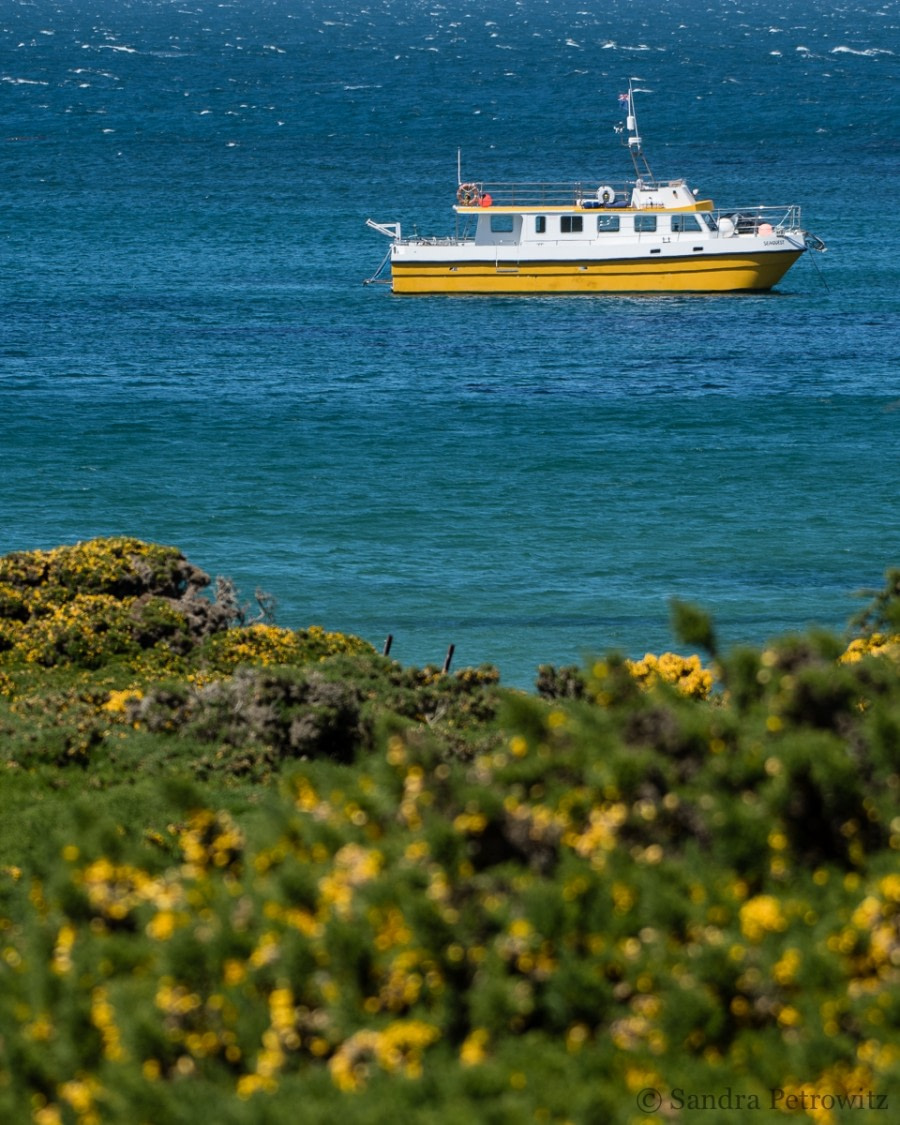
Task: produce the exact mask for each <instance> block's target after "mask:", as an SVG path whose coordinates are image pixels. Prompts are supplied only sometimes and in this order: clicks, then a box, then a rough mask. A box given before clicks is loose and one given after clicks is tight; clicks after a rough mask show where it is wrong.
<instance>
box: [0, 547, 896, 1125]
mask: <svg viewBox="0 0 900 1125" xmlns="http://www.w3.org/2000/svg"><path fill="white" fill-rule="evenodd" d="M121 542H122V541H117V543H121ZM127 542H128V543H133V542H134V541H127ZM92 550H93V551H97V552H99V553H100V554H101V555H102V551H103V549H102V546H101V545H95V546H94V547H93V548H92ZM161 550H162V549H161ZM87 553H88V554H90V552H87ZM147 553H148V554H150V555H152V551H151V549H149V548H148V549H147ZM131 554H132V555H134V556H136V557H137V558H143V557H145V555H144V554H141V552H140V551H138V550H133V551H132V552H131ZM103 557H104V558H106V556H105V555H104V556H103ZM166 557H167V558H170V559H171V557H172V556H168V555H167V556H166ZM14 558H15V564H14V565H10V566H9V567H7V568H6V569H2V568H0V580H2V581H3V583H5V585H4V586H3V587H2V590H3V591H4V593H3V600H2V602H0V604H2V606H4V607H8V608H4V609H3V610H2V611H0V612H3V613H4V614H5V617H4V621H5V622H6V625H5V628H6V629H8V633H5V635H8V636H9V637H11V638H13V642H12V644H10V645H8V646H7V648H6V650H5V652H4V653H3V654H2V656H0V668H2V670H3V673H4V675H5V677H6V680H5V683H6V688H7V696H8V698H7V701H6V704H5V709H4V711H3V712H2V713H0V727H2V738H3V742H2V745H3V748H4V749H3V754H4V758H5V770H4V772H3V773H2V774H0V777H2V778H3V781H2V784H3V785H4V787H5V796H6V799H7V800H6V807H7V809H8V810H11V811H12V812H14V813H16V815H17V816H18V817H19V820H18V821H17V823H18V824H19V825H20V826H24V828H23V827H20V830H19V831H18V832H17V833H15V834H10V833H7V834H6V835H5V836H0V842H2V843H3V845H4V849H5V856H4V859H3V860H2V861H0V862H3V863H5V867H4V869H3V873H2V874H0V1119H2V1120H7V1119H8V1120H11V1121H12V1120H15V1121H20V1120H23V1121H28V1120H31V1121H34V1122H37V1123H38V1125H56V1123H62V1122H66V1123H69V1122H78V1123H79V1125H93V1123H94V1122H103V1123H106V1122H122V1123H125V1122H128V1123H133V1122H141V1121H146V1122H154V1123H155V1122H163V1121H165V1122H167V1123H168V1122H173V1123H178V1122H188V1121H191V1122H193V1121H195V1120H196V1119H197V1117H198V1115H200V1114H202V1115H203V1116H204V1117H205V1118H206V1119H210V1120H216V1121H222V1122H234V1123H239V1122H246V1123H248V1125H249V1123H255V1122H276V1123H278V1122H289V1121H290V1122H293V1121H296V1120H298V1119H301V1120H303V1121H304V1122H325V1121H329V1122H331V1121H334V1120H335V1119H336V1118H337V1119H341V1118H343V1119H345V1120H348V1121H351V1122H384V1121H385V1120H409V1121H417V1122H419V1121H421V1122H435V1123H437V1122H440V1123H444V1122H448V1123H454V1122H464V1121H465V1122H471V1121H473V1120H476V1121H479V1122H482V1121H483V1122H498V1123H500V1122H503V1123H506V1122H521V1121H532V1120H537V1121H556V1122H566V1121H568V1122H573V1123H582V1122H584V1123H593V1122H596V1123H601V1122H602V1123H607V1122H610V1123H619V1122H621V1123H631V1122H634V1123H637V1122H642V1123H654V1122H655V1123H658V1125H662V1123H663V1122H665V1121H668V1120H672V1119H678V1118H679V1116H680V1114H681V1112H682V1110H687V1111H688V1112H687V1113H686V1114H685V1116H684V1118H683V1119H684V1120H693V1119H694V1117H693V1116H691V1115H690V1113H689V1110H690V1109H691V1108H694V1109H695V1110H697V1113H698V1114H699V1113H700V1111H701V1110H702V1120H704V1121H712V1122H722V1123H724V1122H726V1121H728V1122H734V1121H735V1120H745V1119H746V1120H757V1119H758V1120H761V1121H777V1120H781V1119H782V1118H784V1117H786V1116H792V1117H793V1118H794V1119H798V1120H811V1121H816V1122H819V1123H821V1125H830V1123H832V1122H835V1123H836V1122H851V1121H852V1122H855V1121H857V1120H859V1117H860V1107H861V1106H863V1105H864V1106H865V1108H866V1113H867V1116H866V1120H871V1121H885V1122H887V1121H889V1120H891V1117H890V1114H889V1109H888V1108H879V1107H882V1106H883V1105H884V1106H887V1107H889V1106H890V1105H891V1104H892V1103H893V1102H895V1101H898V1099H900V1033H898V1030H897V1029H898V1026H900V989H898V984H900V980H898V975H900V877H898V874H897V851H898V849H900V815H898V813H897V798H898V790H900V684H898V663H897V653H898V645H897V641H896V638H895V637H894V635H893V634H892V633H891V632H890V629H889V627H887V625H888V623H889V622H890V621H891V620H892V608H891V606H892V602H891V598H890V597H888V598H885V599H882V600H881V601H880V602H879V603H878V613H877V624H874V625H873V626H872V627H871V628H869V629H867V630H866V631H863V632H862V634H861V635H860V636H859V637H857V638H855V639H853V640H851V642H850V643H849V644H846V643H843V642H838V640H837V639H836V638H834V637H831V636H829V635H826V634H809V635H803V636H797V637H789V638H785V639H783V640H779V641H776V642H774V643H772V644H771V645H769V646H768V647H766V648H764V649H761V650H756V649H750V648H742V649H737V650H735V651H733V652H730V653H722V652H721V651H719V650H718V649H715V651H713V650H712V649H709V650H708V651H710V653H711V654H712V655H714V658H715V661H716V663H715V680H713V675H712V669H704V668H703V666H702V664H701V663H700V661H699V659H697V658H691V657H677V656H675V655H674V654H661V655H660V656H658V657H656V656H649V655H648V656H647V657H645V658H644V659H643V660H641V661H633V662H632V661H626V660H623V659H621V658H618V657H616V656H614V655H610V656H608V657H607V658H605V659H602V660H598V661H596V662H595V663H594V664H593V665H592V666H591V667H588V668H586V669H573V668H570V669H554V668H551V667H544V668H542V669H541V671H540V675H539V681H538V686H539V690H538V692H537V693H536V694H534V695H528V694H525V693H522V692H515V691H508V690H505V689H503V688H502V687H501V686H500V684H499V682H498V676H497V673H496V671H495V670H494V669H491V668H482V669H478V670H472V669H466V670H463V671H461V672H459V673H457V674H456V675H453V676H450V675H441V674H440V673H439V672H438V671H437V670H436V669H404V668H401V667H400V666H399V665H397V664H396V663H394V662H392V661H390V660H388V659H386V658H384V657H381V656H378V655H377V654H375V653H374V651H373V650H372V649H371V647H370V646H367V645H365V644H364V643H363V642H361V641H358V640H356V639H354V638H346V637H342V636H340V635H337V634H328V633H325V632H324V631H322V630H319V629H308V630H304V631H301V632H297V633H291V631H289V630H278V629H275V628H274V627H272V626H265V627H260V626H253V627H248V626H243V627H241V626H237V625H235V624H234V622H233V621H229V622H221V623H220V624H219V625H218V626H217V627H216V628H215V629H212V630H210V629H208V628H206V627H204V628H199V629H195V628H194V627H193V626H189V627H188V633H187V634H184V633H181V632H179V631H178V630H175V631H174V632H172V631H170V632H168V633H167V632H166V629H165V628H164V627H163V626H164V624H165V621H166V617H165V614H162V618H163V622H162V623H161V624H159V625H158V626H157V632H156V633H155V634H153V639H152V640H149V637H150V634H147V636H148V644H146V645H144V643H143V642H142V641H141V640H139V639H137V638H136V635H135V633H134V632H133V630H132V632H130V633H128V629H130V628H131V626H130V625H129V626H128V628H126V627H125V626H122V627H121V634H122V635H123V636H124V635H125V634H126V633H128V636H129V637H130V638H131V640H130V643H133V644H134V645H135V646H136V647H135V648H131V649H129V648H127V647H125V648H122V647H121V645H119V644H118V642H117V643H116V645H111V646H110V647H108V648H106V649H102V651H101V649H100V648H97V647H90V646H89V647H88V649H87V655H86V656H85V657H83V658H82V657H80V656H78V655H77V654H73V652H72V651H71V650H70V649H66V648H63V649H59V650H57V651H58V653H59V655H58V659H57V663H56V664H55V665H54V664H45V665H43V666H42V672H41V679H40V686H38V681H37V680H36V679H34V678H29V677H30V676H33V672H30V671H29V669H31V668H33V663H34V662H33V661H32V659H31V658H30V655H29V654H30V652H31V649H29V648H27V647H25V646H24V645H20V644H19V641H18V640H17V639H16V638H17V637H18V636H19V634H18V633H17V632H16V630H24V629H26V628H27V627H28V625H29V623H30V622H31V620H32V614H33V613H34V612H35V611H34V608H33V607H34V606H35V605H36V604H37V603H36V601H35V599H36V597H37V595H38V592H39V591H40V589H41V581H43V580H38V579H35V578H34V577H33V576H34V575H36V574H40V573H49V572H47V571H41V569H40V566H39V563H38V562H37V561H35V560H33V559H30V557H28V556H15V557H14ZM125 565H126V566H127V568H128V569H129V571H133V570H134V569H135V566H136V564H135V562H134V561H133V559H129V561H128V562H127V563H126V564H125ZM149 565H150V563H148V566H149ZM70 569H71V568H70ZM176 571H177V573H182V574H183V573H184V572H183V571H180V570H178V569H177V568H176ZM67 573H68V571H67ZM25 574H27V575H31V576H32V577H31V578H29V580H28V582H27V583H26V582H25V580H24V578H21V577H17V575H18V576H21V575H25ZM102 581H103V582H104V583H106V585H105V586H104V588H103V589H95V588H92V593H91V594H89V595H88V594H83V595H80V594H79V590H78V589H77V588H76V585H74V584H70V585H69V586H67V588H66V589H67V591H68V592H67V595H66V600H65V601H64V602H60V604H66V605H72V604H75V603H76V601H77V599H78V597H79V596H85V597H88V596H90V597H106V598H110V599H112V603H115V605H117V606H119V607H121V606H122V605H125V607H126V608H127V609H129V610H130V609H131V608H132V607H133V603H130V602H129V601H128V599H130V598H140V597H142V596H143V595H142V594H141V593H136V592H134V588H133V586H127V585H125V584H124V580H123V584H122V585H121V586H119V587H115V585H114V584H115V581H116V579H115V567H113V566H109V567H108V568H107V569H105V570H103V579H102ZM92 582H93V583H100V579H99V578H96V579H90V580H88V581H87V582H86V586H90V585H91V583H92ZM197 589H198V590H199V589H202V587H197ZM144 593H147V594H150V595H151V597H157V598H163V599H169V600H167V601H165V603H164V604H165V605H166V606H167V607H169V608H172V606H173V605H174V603H176V602H179V601H182V600H183V599H184V597H185V589H183V588H179V587H178V586H177V585H176V586H175V587H172V586H170V587H169V588H168V592H166V593H164V594H163V593H159V592H158V591H157V592H151V591H150V590H145V591H144ZM48 594H49V591H45V593H44V596H47V595H48ZM193 596H196V597H199V596H201V595H199V593H197V592H196V591H195V594H194V595H193ZM112 603H111V604H112ZM210 604H211V605H212V604H214V603H213V602H210ZM17 607H18V608H17ZM173 612H176V613H177V612H179V611H178V610H177V609H173ZM39 616H40V615H39ZM682 616H684V615H682ZM213 618H214V615H213V617H209V616H207V617H206V618H204V617H203V614H202V613H199V614H197V616H196V620H197V621H200V620H205V621H206V622H207V623H208V622H209V621H210V620H212V619H213ZM685 619H686V620H687V619H688V618H685ZM110 620H111V622H113V623H115V622H116V621H117V620H118V618H116V615H115V612H113V613H112V616H111V618H110ZM129 620H130V621H131V620H134V618H133V615H132V616H131V617H130V618H129ZM115 627H116V628H119V626H118V625H116V626H115ZM689 628H690V630H691V635H692V636H694V637H695V638H698V637H704V638H706V640H710V639H711V638H712V636H713V633H712V629H711V626H709V624H708V623H704V619H703V615H702V614H701V613H700V612H699V611H692V613H691V614H690V615H689ZM96 632H99V633H102V629H98V628H94V629H93V630H92V631H91V634H90V635H91V636H93V635H94V633H96ZM184 635H188V636H190V637H191V638H192V639H191V644H190V645H188V646H186V645H184V644H182V641H181V639H179V640H178V641H177V643H175V644H174V645H173V644H171V643H170V642H171V638H172V637H173V636H175V637H178V638H181V637H183V636H184ZM698 643H699V641H698ZM166 649H167V650H168V652H169V653H170V656H168V657H165V658H164V657H163V654H164V650H166ZM98 652H101V656H102V660H100V662H99V663H98V659H100V658H99V657H98ZM152 652H155V653H157V655H158V660H157V663H156V664H155V665H153V664H152V662H148V661H147V654H148V653H152ZM79 661H81V663H80V664H79ZM23 794H27V795H29V796H30V797H31V799H32V800H33V801H34V802H35V804H36V805H38V806H40V807H43V808H44V809H47V810H52V813H53V820H52V822H46V823H45V822H43V821H42V820H40V819H39V820H38V822H37V823H39V824H40V828H41V832H40V835H39V836H38V835H36V834H35V832H34V825H35V823H36V822H35V820H34V818H33V817H29V815H26V811H24V802H23V799H22V797H23ZM16 810H23V811H21V812H16ZM35 815H37V814H35ZM29 826H30V830H31V833H32V834H31V836H30V837H29V836H28V832H27V831H25V828H28V827H29ZM23 838H27V839H28V841H29V843H28V846H27V848H26V847H24V846H23ZM692 1098H693V1099H702V1098H705V1099H707V1101H706V1102H705V1103H704V1104H702V1105H701V1103H700V1102H699V1101H697V1100H695V1101H693V1102H692V1101H691V1100H690V1099H692ZM737 1099H742V1101H740V1103H738V1102H737ZM882 1100H883V1101H882ZM736 1104H737V1105H738V1110H736V1109H735V1105H736ZM744 1111H746V1114H745V1116H742V1115H741V1114H742V1113H743V1112H744ZM750 1111H753V1112H750Z"/></svg>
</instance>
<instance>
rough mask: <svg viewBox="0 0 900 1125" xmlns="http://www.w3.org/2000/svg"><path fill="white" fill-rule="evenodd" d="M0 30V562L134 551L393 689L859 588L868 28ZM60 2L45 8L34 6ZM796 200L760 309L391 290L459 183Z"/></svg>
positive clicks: (888, 96)
mask: <svg viewBox="0 0 900 1125" xmlns="http://www.w3.org/2000/svg"><path fill="white" fill-rule="evenodd" d="M634 8H635V6H634V5H629V4H626V3H624V2H613V3H608V4H604V5H603V6H602V8H600V7H595V8H589V6H588V5H586V4H584V3H583V2H579V3H577V4H576V3H574V2H561V0H548V2H546V3H540V2H528V0H522V2H521V3H519V4H517V5H500V4H490V3H489V4H487V5H485V4H478V5H475V4H470V3H467V4H462V5H459V4H454V5H452V6H451V5H447V6H445V5H443V4H417V3H412V2H407V3H388V2H387V0H381V2H378V3H373V4H370V5H368V6H367V8H366V9H365V11H364V12H360V11H359V10H358V9H355V10H354V9H351V8H349V7H348V8H346V9H342V8H341V7H340V6H339V5H338V6H336V5H335V4H312V5H310V4H308V3H305V4H302V5H301V4H300V3H299V2H297V3H289V2H288V0H282V2H272V3H268V4H249V3H246V4H245V3H234V4H231V5H223V4H215V5H213V4H205V3H193V2H192V3H189V4H174V3H162V2H159V0H155V2H151V0H147V2H140V0H133V2H132V3H131V4H129V5H122V4H115V5H113V4H112V3H107V4H103V3H101V2H100V0H96V2H95V3H94V4H93V5H89V4H75V5H70V4H63V3H50V2H46V0H39V2H37V3H28V4H26V3H10V4H7V5H6V6H5V8H4V11H3V13H2V14H0V91H2V94H3V100H2V103H0V105H2V116H3V120H2V129H0V135H2V138H3V141H2V144H0V158H2V162H3V167H2V171H3V175H2V181H0V182H2V184H3V197H4V204H5V206H4V226H3V235H2V255H3V259H2V260H3V312H2V335H0V443H2V444H0V457H2V460H0V552H4V553H5V552H6V551H9V550H14V549H19V548H31V547H50V546H54V545H56V544H58V543H62V542H73V541H75V540H77V539H82V538H87V537H89V536H93V535H102V534H134V535H138V536H140V537H142V538H146V539H153V540H156V541H161V542H169V543H175V544H177V545H178V546H180V547H181V548H182V549H183V550H184V551H185V553H186V554H187V555H188V556H189V558H190V559H191V560H192V561H193V562H195V563H196V564H198V565H199V566H202V567H203V568H204V569H206V570H208V571H210V572H211V573H212V574H227V575H230V576H231V577H232V578H234V580H235V581H236V582H237V583H238V585H239V586H240V588H241V590H242V592H243V594H244V596H245V597H246V598H247V599H251V598H252V596H253V591H254V589H256V588H257V587H260V588H262V589H264V590H266V591H267V592H269V593H271V594H273V595H274V596H275V597H276V598H277V602H278V610H277V617H278V620H279V621H280V622H281V623H282V624H286V625H292V626H301V625H306V624H310V623H319V624H322V625H324V626H325V627H326V628H330V629H342V630H348V631H350V632H354V633H357V634H359V635H361V636H364V637H366V638H367V639H368V640H370V641H372V642H373V643H374V644H376V645H378V646H380V645H381V644H382V642H383V640H384V638H385V636H386V635H387V634H388V633H391V634H393V636H394V648H393V655H394V656H396V657H397V658H398V659H399V660H401V661H403V662H404V663H419V664H421V663H426V662H429V661H430V662H438V663H439V662H440V661H441V660H442V659H443V656H444V653H445V651H446V649H447V646H448V645H449V644H451V643H453V644H455V646H456V656H455V664H456V666H459V665H461V664H478V663H480V662H482V661H490V662H492V663H495V664H497V665H498V666H499V667H500V669H501V673H502V676H503V680H504V682H506V683H511V684H518V685H521V686H528V685H530V684H531V682H532V681H533V678H534V674H535V671H536V668H537V666H538V664H540V663H543V662H554V663H570V662H578V661H580V660H582V659H583V658H585V657H586V656H587V655H588V654H590V653H595V652H601V651H605V650H607V649H609V648H611V647H616V648H619V649H621V650H623V651H625V652H627V653H628V654H630V655H639V654H641V653H642V652H643V651H645V650H646V649H655V650H659V649H660V648H662V647H671V646H672V645H673V638H672V636H671V633H670V631H669V624H668V606H669V601H670V599H671V598H672V597H673V596H677V597H680V598H686V599H690V600H692V601H696V602H698V603H700V604H702V605H704V606H706V607H707V608H709V609H710V610H711V611H712V612H713V613H714V615H715V619H716V621H717V624H718V628H719V632H720V633H721V634H722V636H723V638H724V640H725V641H726V643H731V642H737V641H742V640H748V641H761V640H764V639H765V638H766V637H767V636H770V635H772V634H773V633H776V632H783V631H786V630H790V629H794V628H802V627H804V626H805V625H807V624H808V623H811V622H818V623H821V624H824V625H827V626H836V627H840V626H842V625H843V624H844V623H845V622H846V620H847V618H848V617H849V616H850V615H851V614H852V613H853V612H854V611H855V610H856V609H857V608H858V604H859V599H858V598H857V597H855V591H857V590H858V589H860V588H861V587H867V586H868V587H871V586H877V585H879V583H880V581H881V575H882V573H883V571H884V570H885V568H886V567H888V566H891V565H898V564H900V521H898V518H897V500H896V498H897V495H898V483H900V461H898V430H900V363H898V360H900V354H898V353H900V330H898V311H900V299H898V292H900V266H898V261H897V255H896V236H895V233H894V226H895V224H894V222H893V218H892V203H893V195H894V194H895V192H894V187H895V185H896V184H897V183H898V182H900V175H898V173H900V167H898V165H900V139H898V137H900V134H898V129H897V123H898V120H900V112H898V89H900V85H898V81H897V79H898V69H900V68H898V58H900V8H898V4H897V3H896V2H893V3H886V4H882V5H880V6H879V7H877V8H867V9H863V8H861V7H859V8H856V7H854V6H853V5H850V6H847V7H845V8H844V9H842V10H841V12H840V13H834V14H826V15H822V14H821V13H819V12H817V11H816V8H815V7H814V6H813V5H812V4H811V3H799V2H795V3H792V4H777V5H776V4H770V3H750V2H747V3H744V4H728V5H725V6H722V7H721V8H718V9H716V11H715V12H708V11H706V9H705V6H704V5H698V4H695V3H690V2H688V0H684V2H682V3H680V4H679V3H674V4H673V3H665V4H663V3H662V2H661V0H659V2H658V3H650V4H647V5H642V6H641V9H640V12H636V11H635V10H634ZM73 9H74V10H73ZM630 77H635V78H637V79H639V81H638V82H636V83H635V84H636V86H637V87H638V88H639V89H640V90H642V91H645V92H643V93H640V94H639V95H638V110H639V114H640V120H641V126H642V134H643V137H644V143H645V148H646V149H647V152H648V156H649V158H650V162H651V164H652V166H653V169H654V171H655V172H656V173H657V174H658V175H660V176H679V175H684V176H686V177H687V178H688V179H689V180H690V182H691V184H692V186H696V187H698V188H699V189H700V192H701V194H702V195H711V196H712V197H713V198H714V199H715V200H716V202H717V203H721V204H723V205H725V204H732V203H733V204H734V205H735V206H739V205H745V206H746V205H754V204H757V203H762V202H767V203H785V204H786V203H795V202H796V203H800V204H801V205H802V206H803V209H804V222H805V225H806V226H807V227H808V228H809V229H811V230H813V231H814V232H815V233H816V234H818V235H819V236H821V237H822V238H823V239H824V240H825V241H826V243H827V244H828V247H829V249H828V252H827V253H826V254H824V255H816V256H815V257H813V256H812V255H807V256H806V257H805V258H804V259H802V260H801V261H800V262H798V263H797V265H796V266H795V267H794V268H793V270H792V271H791V272H790V273H789V274H788V275H787V277H786V278H785V279H784V281H783V282H782V283H781V284H780V285H779V287H778V290H777V291H776V292H774V293H772V294H766V295H745V296H723V297H702V298H698V297H627V296H625V297H611V298H610V297H607V298H603V297H600V298H595V297H574V298H542V297H535V298H528V299H522V298H414V299H404V298H398V297H395V296H393V295H391V294H390V293H389V292H388V291H387V290H386V289H384V288H380V287H375V286H371V287H365V286H363V284H362V281H363V280H364V279H365V278H366V277H368V276H370V275H371V274H372V273H373V272H374V270H375V268H376V267H377V265H378V263H379V262H380V260H381V257H382V255H383V254H384V251H385V249H386V241H385V240H384V239H383V238H382V237H381V236H379V235H377V234H375V233H373V232H372V231H370V230H368V229H367V228H366V227H365V219H366V218H367V217H369V216H371V217H373V218H375V219H377V220H380V221H397V220H399V221H401V222H402V224H403V227H404V229H405V230H410V231H411V230H412V229H413V227H416V228H418V229H419V230H420V231H421V232H422V233H429V234H430V233H434V234H443V233H448V232H449V231H450V230H451V229H452V223H453V216H452V212H451V210H450V207H451V204H452V201H453V193H454V190H455V184H456V179H455V177H456V161H457V150H458V149H460V148H461V150H462V161H463V174H464V177H469V178H473V179H488V180H503V179H509V178H519V179H556V178H566V179H570V178H571V179H575V178H580V177H582V176H583V177H585V178H587V177H590V178H593V179H599V180H603V181H604V182H605V181H606V180H612V181H613V182H614V181H616V180H621V179H623V178H624V177H625V176H626V175H627V173H628V166H627V154H626V153H625V152H624V151H623V150H622V149H621V148H620V147H619V146H618V141H617V138H616V135H615V133H614V125H615V124H616V122H617V120H618V117H619V111H618V106H617V101H616V98H617V94H618V93H619V92H620V90H621V89H622V88H624V86H625V85H626V84H627V81H628V79H629V78H630Z"/></svg>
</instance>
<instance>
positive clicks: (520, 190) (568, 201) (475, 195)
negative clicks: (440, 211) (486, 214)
mask: <svg viewBox="0 0 900 1125" xmlns="http://www.w3.org/2000/svg"><path fill="white" fill-rule="evenodd" d="M465 189H469V191H468V192H467V191H466V190H465ZM472 189H474V190H472ZM609 195H612V196H613V197H614V198H607V202H608V204H614V203H617V204H619V205H620V206H625V205H626V203H627V202H628V201H629V200H630V199H631V189H630V188H629V186H628V185H627V184H623V183H619V184H615V183H612V182H610V181H602V182H601V181H599V180H598V181H580V180H578V181H575V180H567V181H564V182H553V181H535V182H532V183H528V182H521V181H520V182H517V183H502V182H493V183H492V182H487V181H485V182H473V183H470V184H462V185H461V186H460V189H459V193H458V195H457V199H458V201H459V202H460V203H466V202H471V203H472V204H474V205H475V206H477V205H478V204H479V203H480V202H481V200H483V199H485V198H486V197H490V200H491V203H492V204H493V206H495V207H579V206H581V205H582V203H583V202H584V200H591V201H599V200H601V199H604V197H605V196H606V197H608V196H609Z"/></svg>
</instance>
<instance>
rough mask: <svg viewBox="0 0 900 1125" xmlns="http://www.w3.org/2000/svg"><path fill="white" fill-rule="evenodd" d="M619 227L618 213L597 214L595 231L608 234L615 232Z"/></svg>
mask: <svg viewBox="0 0 900 1125" xmlns="http://www.w3.org/2000/svg"><path fill="white" fill-rule="evenodd" d="M618 229H619V216H618V215H598V216H597V233H598V234H610V233H615V232H616V231H617V230H618Z"/></svg>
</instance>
